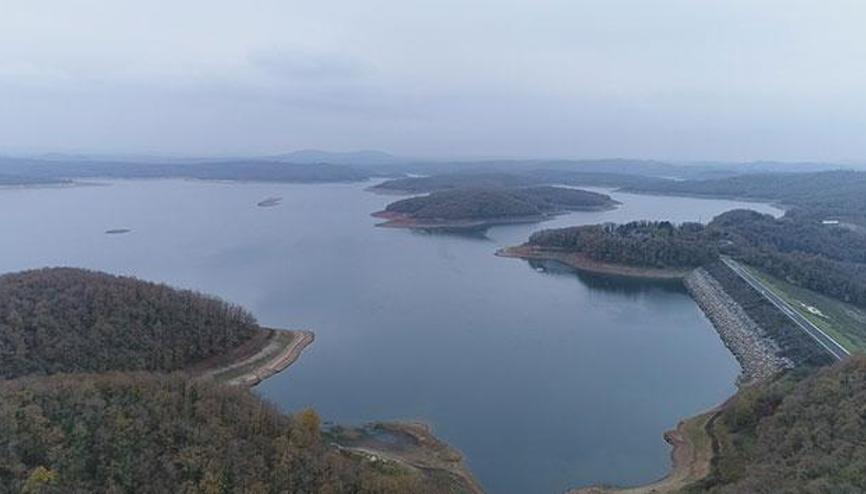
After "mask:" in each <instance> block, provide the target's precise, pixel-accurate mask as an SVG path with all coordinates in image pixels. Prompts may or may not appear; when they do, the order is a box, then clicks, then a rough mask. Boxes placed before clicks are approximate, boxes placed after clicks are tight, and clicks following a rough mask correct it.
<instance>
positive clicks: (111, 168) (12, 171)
mask: <svg viewBox="0 0 866 494" xmlns="http://www.w3.org/2000/svg"><path fill="white" fill-rule="evenodd" d="M0 174H6V175H12V176H17V177H21V178H24V179H27V180H30V181H32V182H33V183H39V181H63V180H68V179H87V178H121V179H136V178H193V179H202V180H239V181H240V180H245V181H261V182H302V183H317V182H356V181H361V180H366V179H368V178H370V177H371V176H372V172H370V171H368V170H364V169H361V168H357V167H354V166H348V165H339V164H331V163H319V164H299V163H289V162H281V161H264V160H255V159H251V160H233V161H207V162H188V163H164V162H155V163H141V162H123V161H89V160H73V161H56V160H37V159H24V158H0Z"/></svg>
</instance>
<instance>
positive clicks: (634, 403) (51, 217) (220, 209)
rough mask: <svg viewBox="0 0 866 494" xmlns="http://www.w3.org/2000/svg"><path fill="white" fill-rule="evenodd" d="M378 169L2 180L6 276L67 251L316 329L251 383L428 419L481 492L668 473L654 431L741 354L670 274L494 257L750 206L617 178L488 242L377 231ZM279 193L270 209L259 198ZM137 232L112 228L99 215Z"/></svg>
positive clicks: (381, 201)
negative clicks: (646, 276)
mask: <svg viewBox="0 0 866 494" xmlns="http://www.w3.org/2000/svg"><path fill="white" fill-rule="evenodd" d="M369 185H370V184H325V185H296V184H256V183H252V184H249V183H245V184H232V183H216V182H197V181H181V180H155V181H119V182H106V183H102V184H101V185H92V186H80V187H67V188H9V189H2V190H0V211H2V213H0V229H2V231H3V232H4V234H3V236H2V239H0V271H3V272H7V271H18V270H22V269H27V268H36V267H42V266H78V267H86V268H92V269H99V270H104V271H108V272H111V273H116V274H126V275H134V276H138V277H141V278H144V279H147V280H153V281H160V282H165V283H169V284H171V285H175V286H179V287H184V288H192V289H196V290H200V291H203V292H207V293H210V294H215V295H218V296H220V297H223V298H225V299H227V300H230V301H233V302H237V303H240V304H242V305H244V306H246V307H247V308H249V309H250V310H251V311H252V312H253V313H254V314H255V315H256V316H257V317H258V319H259V321H260V322H261V323H262V324H264V325H268V326H274V327H283V328H309V329H312V330H313V331H315V332H316V341H315V343H314V344H313V345H312V347H310V348H309V349H308V350H307V351H306V352H305V353H304V355H303V356H302V357H301V359H300V360H299V362H297V363H296V364H295V365H294V366H293V367H291V368H290V369H289V370H288V371H286V372H284V373H282V374H280V375H278V376H276V377H274V378H272V379H271V380H268V381H266V382H265V383H264V384H263V385H261V386H260V387H259V388H257V389H258V392H259V393H261V394H262V395H264V396H265V397H266V398H267V399H268V400H270V401H272V402H273V403H275V404H276V405H277V406H279V407H280V408H282V409H284V410H287V411H292V410H296V409H299V408H301V407H307V406H312V407H315V408H316V409H317V410H319V412H320V413H321V415H322V416H323V419H324V420H327V421H333V422H344V423H361V422H365V421H373V420H423V421H425V422H428V423H430V424H432V425H433V427H434V430H435V432H436V434H437V435H438V436H439V437H441V438H443V439H445V440H446V441H448V442H449V443H451V444H452V445H454V446H455V447H457V448H458V449H460V450H461V451H463V452H464V453H465V454H466V455H467V458H468V462H469V465H470V467H471V468H472V470H473V471H474V472H475V474H476V475H477V476H478V478H479V480H480V481H481V483H482V484H483V485H484V486H485V487H486V488H487V490H488V491H489V492H491V493H558V492H562V491H564V490H565V489H567V488H569V487H577V486H583V485H586V484H591V483H608V484H635V483H640V482H645V481H649V480H653V479H655V478H658V477H661V476H663V475H664V474H665V473H666V472H667V469H668V466H669V462H670V461H669V447H668V446H667V444H666V443H665V442H664V441H663V440H662V433H663V432H664V431H665V430H667V429H670V428H672V427H673V426H675V425H676V423H677V421H678V420H680V419H681V418H684V417H687V416H690V415H693V414H695V413H697V412H699V411H701V410H705V409H707V408H709V407H712V406H714V405H716V404H718V403H719V402H721V401H722V400H723V399H724V398H726V397H727V396H729V395H730V394H732V393H733V392H734V390H735V388H734V379H735V377H736V375H737V373H738V370H739V369H738V367H737V364H736V362H735V360H734V358H733V357H732V356H731V354H730V353H729V352H728V351H727V350H726V349H725V347H724V346H723V344H722V343H721V341H720V340H719V338H718V336H717V335H716V333H715V331H714V330H713V328H712V327H711V326H710V324H709V322H708V321H707V320H706V319H705V318H704V316H703V315H702V313H701V312H700V310H699V309H698V307H697V306H696V305H695V303H694V302H693V301H692V300H691V299H690V298H689V297H688V295H687V294H686V293H685V291H684V290H683V289H682V288H681V286H679V285H678V284H677V283H664V282H650V281H634V280H624V279H619V278H612V277H603V276H589V275H582V274H576V273H574V272H571V271H569V270H567V269H564V268H562V267H559V266H557V265H551V264H548V265H545V266H539V265H536V266H533V265H530V264H529V263H527V262H525V261H520V260H515V259H503V258H498V257H495V256H494V255H493V253H494V252H495V251H496V249H498V248H500V247H503V246H507V245H513V244H517V243H520V242H522V241H524V240H525V239H526V238H527V237H528V236H529V234H530V233H531V232H532V231H535V230H537V229H540V228H549V227H559V226H567V225H576V224H586V223H597V222H603V221H616V222H621V221H628V220H633V219H671V220H674V221H705V222H706V221H708V220H709V219H711V218H712V217H713V216H714V215H716V214H718V213H721V212H723V211H726V210H729V209H732V208H735V207H749V208H752V209H758V210H760V211H763V212H772V213H775V214H778V213H779V211H778V210H775V209H773V208H772V207H770V206H767V205H762V204H745V203H740V202H735V201H722V200H705V199H690V198H670V197H650V196H637V195H628V194H619V193H612V195H613V196H614V198H615V199H618V200H619V201H621V202H622V203H623V204H622V206H621V207H620V208H619V209H617V210H613V211H606V212H593V213H573V214H569V215H565V216H560V217H557V218H556V219H555V220H552V221H549V222H546V223H542V224H534V225H526V224H524V225H516V226H501V227H496V228H493V229H491V230H490V231H489V232H488V235H487V237H486V238H485V237H466V236H454V235H428V234H420V233H412V232H409V231H405V230H392V229H383V228H375V227H374V225H375V223H376V221H377V220H376V219H375V218H371V217H370V216H369V213H371V212H373V211H377V210H379V209H382V207H383V206H384V205H385V204H386V203H387V202H389V201H390V200H393V199H394V198H393V197H384V196H378V195H375V194H372V193H369V192H366V191H365V190H364V188H365V187H366V186H369ZM268 198H282V201H280V202H279V203H278V204H276V205H274V206H273V207H258V206H257V204H258V203H259V202H261V201H263V200H266V199H268ZM124 229H129V230H131V231H129V232H126V233H124V234H123V235H108V234H106V233H105V232H106V231H110V230H124Z"/></svg>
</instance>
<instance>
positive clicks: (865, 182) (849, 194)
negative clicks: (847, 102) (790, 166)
mask: <svg viewBox="0 0 866 494" xmlns="http://www.w3.org/2000/svg"><path fill="white" fill-rule="evenodd" d="M626 189H627V190H631V191H636V192H644V193H653V194H685V195H702V196H720V197H737V198H746V199H760V200H771V201H776V202H780V203H784V204H787V205H791V206H796V207H797V211H796V214H799V215H805V216H808V217H809V218H811V219H815V220H818V219H822V218H825V217H826V218H829V219H833V218H837V217H838V218H842V219H851V220H854V221H857V222H860V223H863V222H864V221H866V172H860V171H848V170H838V171H824V172H814V173H761V174H749V175H738V176H733V177H726V178H720V179H713V180H686V181H667V182H655V183H644V184H635V185H630V186H628V187H626Z"/></svg>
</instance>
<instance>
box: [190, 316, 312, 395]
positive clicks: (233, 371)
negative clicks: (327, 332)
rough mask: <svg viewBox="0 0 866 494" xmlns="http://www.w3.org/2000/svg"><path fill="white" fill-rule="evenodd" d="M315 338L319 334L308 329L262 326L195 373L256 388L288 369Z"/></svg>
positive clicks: (202, 376) (232, 383) (204, 364)
mask: <svg viewBox="0 0 866 494" xmlns="http://www.w3.org/2000/svg"><path fill="white" fill-rule="evenodd" d="M314 340H315V334H314V333H313V332H312V331H308V330H283V329H273V328H262V334H260V335H257V336H254V337H253V338H252V339H251V340H250V341H248V342H246V343H244V344H243V345H241V346H240V347H238V348H236V349H235V350H233V351H231V352H229V353H228V354H224V355H220V356H218V357H217V358H214V359H209V360H208V361H205V362H203V363H201V364H199V365H197V366H196V371H193V373H194V374H196V377H197V378H211V379H214V380H217V381H221V382H224V383H225V384H228V385H230V386H243V387H247V388H252V387H254V386H256V385H258V384H259V383H261V382H262V381H264V380H265V379H268V378H270V377H272V376H274V375H276V374H278V373H280V372H282V371H284V370H286V369H287V368H288V367H289V366H291V365H292V364H293V363H295V362H296V361H297V360H298V359H299V358H300V356H301V354H302V353H303V351H304V349H305V348H307V347H308V346H309V345H310V344H312V343H313V341H314Z"/></svg>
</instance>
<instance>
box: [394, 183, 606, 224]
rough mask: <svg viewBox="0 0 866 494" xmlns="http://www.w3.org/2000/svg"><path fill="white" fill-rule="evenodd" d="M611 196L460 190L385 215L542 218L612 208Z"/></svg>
mask: <svg viewBox="0 0 866 494" xmlns="http://www.w3.org/2000/svg"><path fill="white" fill-rule="evenodd" d="M614 204H616V202H615V201H613V200H612V199H611V198H610V196H607V195H605V194H598V193H595V192H588V191H585V190H578V189H568V188H564V187H552V186H539V187H520V188H494V187H490V188H461V189H456V190H445V191H440V192H433V193H431V194H428V195H425V196H419V197H410V198H408V199H403V200H400V201H396V202H393V203H391V204H389V205H388V206H387V207H386V209H385V210H386V211H387V212H391V213H400V214H404V215H408V216H411V217H412V218H415V219H421V220H465V219H492V218H508V217H527V216H541V215H545V214H551V213H557V212H561V211H565V210H594V209H604V208H610V207H613V205H614Z"/></svg>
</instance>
